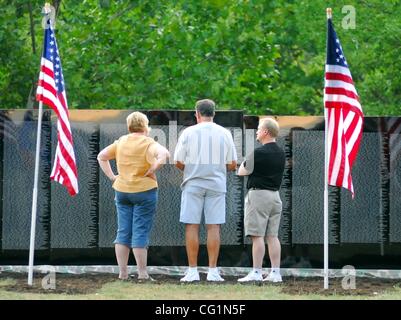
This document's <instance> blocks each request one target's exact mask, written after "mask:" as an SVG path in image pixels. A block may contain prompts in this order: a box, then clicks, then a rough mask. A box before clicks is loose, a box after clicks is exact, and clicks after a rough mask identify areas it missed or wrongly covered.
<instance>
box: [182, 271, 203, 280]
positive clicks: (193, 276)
mask: <svg viewBox="0 0 401 320" xmlns="http://www.w3.org/2000/svg"><path fill="white" fill-rule="evenodd" d="M199 280H200V278H199V272H198V271H189V270H187V272H186V273H185V276H184V277H183V278H181V279H180V281H181V282H193V281H199Z"/></svg>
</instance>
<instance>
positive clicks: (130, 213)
mask: <svg viewBox="0 0 401 320" xmlns="http://www.w3.org/2000/svg"><path fill="white" fill-rule="evenodd" d="M114 200H115V203H116V208H117V224H118V230H117V237H116V240H115V241H114V243H115V244H123V245H126V246H127V247H130V248H146V247H147V246H148V245H149V235H150V231H151V229H152V224H153V218H154V216H155V212H156V204H157V189H156V188H154V189H151V190H148V191H144V192H135V193H125V192H119V191H115V199H114Z"/></svg>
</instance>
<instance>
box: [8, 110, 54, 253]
mask: <svg viewBox="0 0 401 320" xmlns="http://www.w3.org/2000/svg"><path fill="white" fill-rule="evenodd" d="M28 117H29V119H26V121H22V122H21V121H16V122H15V123H13V124H11V123H8V124H7V126H8V129H7V131H8V134H6V135H5V136H4V137H3V195H2V196H3V223H2V227H3V249H29V242H30V230H31V214H32V195H33V186H34V173H35V153H36V137H37V122H36V121H32V119H31V117H30V116H29V114H28ZM11 127H12V128H13V130H12V131H10V129H11ZM41 135H42V137H41V141H42V144H41V149H40V150H41V151H40V160H39V161H40V168H39V180H38V198H37V220H36V221H37V222H36V240H35V248H36V249H46V248H48V247H49V231H50V229H49V197H50V194H49V190H48V184H49V178H48V176H49V163H48V159H49V153H50V125H49V122H47V121H44V122H42V133H41Z"/></svg>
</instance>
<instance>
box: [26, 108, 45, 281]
mask: <svg viewBox="0 0 401 320" xmlns="http://www.w3.org/2000/svg"><path fill="white" fill-rule="evenodd" d="M42 108H43V102H42V101H40V102H39V111H38V129H37V135H36V156H35V176H34V183H33V192H32V216H31V238H30V245H29V268H28V285H30V286H32V283H33V260H34V252H35V231H36V212H37V202H38V180H39V160H40V136H41V131H42Z"/></svg>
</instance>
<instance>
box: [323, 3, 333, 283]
mask: <svg viewBox="0 0 401 320" xmlns="http://www.w3.org/2000/svg"><path fill="white" fill-rule="evenodd" d="M331 12H332V11H331V8H327V9H326V14H327V19H331ZM323 95H324V93H323ZM324 122H325V126H324V218H323V220H324V221H323V229H324V240H323V243H324V245H323V247H324V272H323V273H324V289H328V288H329V189H328V188H329V177H328V175H329V173H328V171H329V170H328V168H329V164H328V162H329V161H328V159H329V153H328V145H329V144H328V115H327V109H326V107H325V108H324Z"/></svg>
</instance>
